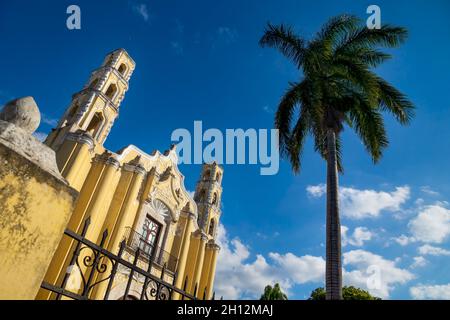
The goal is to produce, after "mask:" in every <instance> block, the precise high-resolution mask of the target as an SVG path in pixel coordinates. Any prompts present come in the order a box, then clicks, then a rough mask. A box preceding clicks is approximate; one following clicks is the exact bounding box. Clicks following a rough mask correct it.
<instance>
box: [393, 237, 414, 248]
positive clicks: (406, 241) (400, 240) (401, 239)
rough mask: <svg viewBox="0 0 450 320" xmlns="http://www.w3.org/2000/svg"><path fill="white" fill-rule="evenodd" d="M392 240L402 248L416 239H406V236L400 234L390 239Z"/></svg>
mask: <svg viewBox="0 0 450 320" xmlns="http://www.w3.org/2000/svg"><path fill="white" fill-rule="evenodd" d="M392 239H393V240H394V241H395V242H397V243H398V244H399V245H401V246H403V247H404V246H406V245H408V244H410V243H412V242H416V239H414V238H413V237H408V236H406V235H404V234H402V235H401V236H399V237H396V238H392Z"/></svg>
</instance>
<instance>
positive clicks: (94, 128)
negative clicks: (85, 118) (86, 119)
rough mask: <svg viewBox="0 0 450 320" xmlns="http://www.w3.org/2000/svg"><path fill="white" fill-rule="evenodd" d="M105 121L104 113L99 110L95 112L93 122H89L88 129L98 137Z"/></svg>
mask: <svg viewBox="0 0 450 320" xmlns="http://www.w3.org/2000/svg"><path fill="white" fill-rule="evenodd" d="M102 122H103V115H102V114H101V112H97V113H96V114H94V116H93V117H92V119H91V122H90V123H89V126H88V127H87V129H86V131H87V132H88V133H89V134H90V135H91V136H92V137H94V138H95V137H96V136H97V134H98V132H99V130H100V128H101V126H102Z"/></svg>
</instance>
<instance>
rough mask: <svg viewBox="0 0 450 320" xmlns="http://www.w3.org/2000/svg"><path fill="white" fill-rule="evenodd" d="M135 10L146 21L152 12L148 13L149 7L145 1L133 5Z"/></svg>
mask: <svg viewBox="0 0 450 320" xmlns="http://www.w3.org/2000/svg"><path fill="white" fill-rule="evenodd" d="M133 11H134V12H135V13H137V14H138V15H140V16H141V17H142V19H144V21H146V22H148V20H149V19H150V14H149V13H148V7H147V5H146V4H145V3H140V4H136V5H134V6H133Z"/></svg>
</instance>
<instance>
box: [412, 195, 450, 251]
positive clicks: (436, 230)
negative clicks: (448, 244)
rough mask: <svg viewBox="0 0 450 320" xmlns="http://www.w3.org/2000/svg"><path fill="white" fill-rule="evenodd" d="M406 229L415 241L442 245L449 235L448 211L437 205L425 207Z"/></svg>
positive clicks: (449, 220)
mask: <svg viewBox="0 0 450 320" xmlns="http://www.w3.org/2000/svg"><path fill="white" fill-rule="evenodd" d="M408 227H409V229H410V231H411V233H412V235H413V237H414V238H415V239H417V240H420V241H423V242H427V243H442V242H443V241H444V240H445V239H446V238H447V237H448V236H449V235H450V210H448V209H446V208H444V207H442V206H440V205H439V204H436V205H432V206H427V207H425V208H424V209H423V210H422V211H421V212H419V214H418V215H417V217H415V218H414V219H412V220H411V221H410V222H409V224H408Z"/></svg>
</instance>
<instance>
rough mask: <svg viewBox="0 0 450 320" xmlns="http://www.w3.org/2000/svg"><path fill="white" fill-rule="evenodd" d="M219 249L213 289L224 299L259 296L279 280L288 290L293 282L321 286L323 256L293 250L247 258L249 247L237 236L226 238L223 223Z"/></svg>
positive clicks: (323, 265)
mask: <svg viewBox="0 0 450 320" xmlns="http://www.w3.org/2000/svg"><path fill="white" fill-rule="evenodd" d="M217 241H218V243H219V245H220V246H221V250H220V252H219V257H218V262H217V271H216V280H215V290H216V293H217V296H224V298H226V299H238V298H241V299H245V298H252V299H255V298H259V296H260V295H261V294H262V292H263V290H264V287H265V286H266V285H268V284H274V283H276V282H278V283H280V285H281V287H282V289H283V290H284V291H286V292H288V291H289V289H290V288H292V286H293V285H295V284H302V283H307V282H317V283H318V285H323V284H322V282H323V279H324V272H325V261H324V259H323V258H322V257H315V256H310V255H305V256H301V257H298V256H296V255H294V254H292V253H286V254H280V253H274V252H272V253H269V255H268V258H266V257H264V256H263V255H261V254H257V255H256V258H255V259H254V260H250V259H249V258H250V251H249V248H248V247H247V246H246V245H244V244H243V243H242V242H241V241H240V240H239V239H238V238H234V239H232V240H229V239H228V238H227V234H226V230H225V228H224V227H223V225H219V229H218V238H217Z"/></svg>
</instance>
